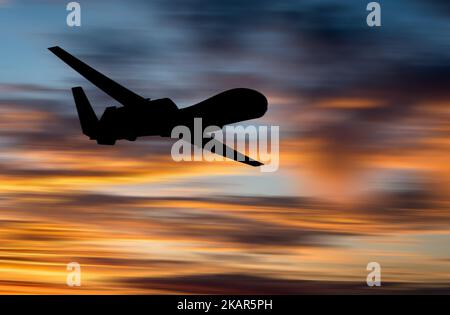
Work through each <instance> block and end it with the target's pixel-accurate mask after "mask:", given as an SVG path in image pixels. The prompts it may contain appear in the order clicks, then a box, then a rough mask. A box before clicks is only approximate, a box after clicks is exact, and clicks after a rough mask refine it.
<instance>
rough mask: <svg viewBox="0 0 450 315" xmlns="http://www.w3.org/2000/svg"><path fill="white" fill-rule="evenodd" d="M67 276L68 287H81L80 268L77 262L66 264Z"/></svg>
mask: <svg viewBox="0 0 450 315" xmlns="http://www.w3.org/2000/svg"><path fill="white" fill-rule="evenodd" d="M67 271H69V273H68V274H67V279H66V283H67V285H68V286H69V287H80V286H81V266H80V264H79V263H77V262H71V263H68V264H67Z"/></svg>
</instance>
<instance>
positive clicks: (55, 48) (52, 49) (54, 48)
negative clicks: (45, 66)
mask: <svg viewBox="0 0 450 315" xmlns="http://www.w3.org/2000/svg"><path fill="white" fill-rule="evenodd" d="M47 49H48V50H50V51H51V52H54V51H55V50H58V49H61V47H59V46H52V47H49V48H47Z"/></svg>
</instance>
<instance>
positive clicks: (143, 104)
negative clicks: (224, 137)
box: [49, 46, 267, 166]
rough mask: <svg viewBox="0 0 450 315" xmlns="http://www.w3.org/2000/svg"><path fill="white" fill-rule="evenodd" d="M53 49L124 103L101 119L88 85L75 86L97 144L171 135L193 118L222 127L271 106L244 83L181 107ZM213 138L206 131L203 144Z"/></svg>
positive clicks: (83, 120)
mask: <svg viewBox="0 0 450 315" xmlns="http://www.w3.org/2000/svg"><path fill="white" fill-rule="evenodd" d="M49 50H50V51H51V52H52V53H54V54H55V55H56V56H57V57H59V58H60V59H61V60H62V61H64V62H65V63H66V64H68V65H69V66H70V67H72V68H73V69H74V70H75V71H77V72H78V73H79V74H81V75H82V76H83V77H85V78H86V79H87V80H89V81H90V82H91V83H92V84H94V85H95V86H97V87H98V88H99V89H101V90H102V91H103V92H105V93H106V94H108V95H109V96H111V97H112V98H113V99H115V100H116V101H118V102H119V103H120V104H122V105H123V107H115V106H112V107H107V108H106V109H105V111H104V113H103V115H102V116H101V118H100V119H98V118H97V116H96V114H95V112H94V110H93V108H92V106H91V104H90V103H89V100H88V98H87V96H86V94H85V93H84V91H83V89H82V88H81V87H74V88H72V93H73V97H74V100H75V105H76V108H77V112H78V117H79V119H80V124H81V129H82V131H83V134H85V135H86V136H88V137H89V138H90V139H91V140H96V141H97V143H98V144H103V145H114V144H115V142H116V140H120V139H126V140H129V141H135V140H136V138H138V137H142V136H161V137H170V136H171V132H172V129H173V128H174V127H175V126H179V125H183V126H187V127H188V128H189V129H190V130H191V132H192V131H193V130H194V129H193V128H194V118H202V124H203V125H206V126H213V125H214V126H218V127H220V128H222V127H223V126H224V125H227V124H232V123H236V122H240V121H244V120H249V119H254V118H259V117H261V116H263V115H264V114H265V112H266V111H267V99H266V97H265V96H264V95H262V94H261V93H259V92H258V91H255V90H251V89H245V88H237V89H231V90H227V91H225V92H222V93H220V94H217V95H215V96H213V97H211V98H208V99H206V100H204V101H202V102H200V103H198V104H195V105H192V106H189V107H185V108H178V107H177V106H176V105H175V103H174V102H173V101H172V100H171V99H169V98H163V99H156V100H150V99H146V98H143V97H142V96H140V95H137V94H136V93H134V92H132V91H130V90H128V89H127V88H125V87H124V86H122V85H120V84H118V83H117V82H115V81H113V80H111V79H110V78H108V77H106V76H105V75H103V74H101V73H100V72H98V71H97V70H95V69H93V68H91V67H90V66H89V65H87V64H85V63H84V62H82V61H81V60H79V59H77V58H76V57H74V56H72V55H71V54H69V53H68V52H66V51H65V50H64V49H62V48H60V47H58V46H55V47H51V48H49ZM202 133H203V130H202ZM192 134H193V132H192ZM211 139H213V138H212V137H203V139H202V144H201V145H202V147H204V146H205V144H206V143H207V142H208V141H210V140H211ZM220 145H223V148H224V149H223V150H222V155H223V156H226V157H228V158H231V159H234V160H236V161H239V162H242V163H245V164H248V165H251V166H260V165H263V164H262V163H261V162H259V161H256V160H253V159H251V158H249V157H248V156H246V155H244V154H242V153H240V152H238V151H236V150H234V149H232V148H230V147H228V146H226V145H225V144H223V143H220ZM214 151H215V150H212V152H214ZM214 153H216V152H214Z"/></svg>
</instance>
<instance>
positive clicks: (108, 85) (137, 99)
mask: <svg viewBox="0 0 450 315" xmlns="http://www.w3.org/2000/svg"><path fill="white" fill-rule="evenodd" d="M49 50H50V51H51V52H52V53H54V54H55V55H56V56H57V57H58V58H60V59H61V60H62V61H64V62H65V63H66V64H68V65H69V66H70V67H72V68H73V69H74V70H75V71H77V72H78V73H79V74H81V75H82V76H83V77H85V78H86V79H87V80H89V81H90V82H91V83H92V84H94V85H95V86H96V87H98V88H99V89H100V90H102V91H103V92H105V93H106V94H108V95H109V96H111V97H112V98H113V99H115V100H116V101H118V102H119V103H120V104H122V105H123V106H135V105H139V104H143V103H144V102H146V99H145V98H143V97H142V96H140V95H137V94H136V93H134V92H132V91H130V90H128V89H127V88H125V87H124V86H122V85H120V84H119V83H117V82H115V81H113V80H111V79H110V78H108V77H106V76H105V75H103V74H101V73H100V72H98V71H97V70H95V69H93V68H91V67H90V66H88V65H87V64H85V63H84V62H82V61H81V60H79V59H77V58H76V57H74V56H72V55H71V54H69V53H68V52H67V51H65V50H64V49H62V48H61V47H58V46H55V47H51V48H49Z"/></svg>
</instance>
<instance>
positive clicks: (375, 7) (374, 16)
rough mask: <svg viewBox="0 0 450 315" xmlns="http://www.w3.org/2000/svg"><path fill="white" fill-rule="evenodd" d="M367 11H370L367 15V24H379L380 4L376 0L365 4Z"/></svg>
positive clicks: (371, 25) (372, 25)
mask: <svg viewBox="0 0 450 315" xmlns="http://www.w3.org/2000/svg"><path fill="white" fill-rule="evenodd" d="M366 9H367V11H371V12H370V13H369V14H368V15H367V19H366V22H367V25H368V26H370V27H374V26H381V6H380V4H379V3H378V2H370V3H369V4H367V8H366Z"/></svg>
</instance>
